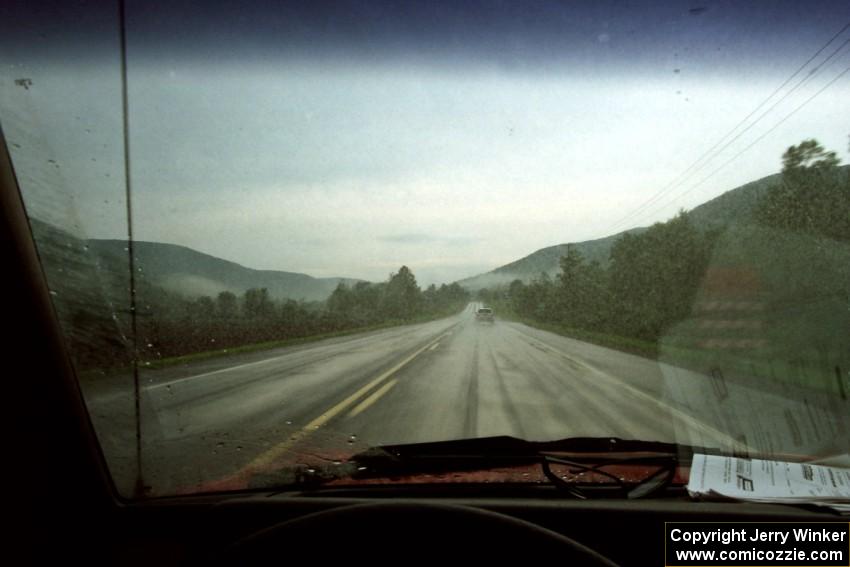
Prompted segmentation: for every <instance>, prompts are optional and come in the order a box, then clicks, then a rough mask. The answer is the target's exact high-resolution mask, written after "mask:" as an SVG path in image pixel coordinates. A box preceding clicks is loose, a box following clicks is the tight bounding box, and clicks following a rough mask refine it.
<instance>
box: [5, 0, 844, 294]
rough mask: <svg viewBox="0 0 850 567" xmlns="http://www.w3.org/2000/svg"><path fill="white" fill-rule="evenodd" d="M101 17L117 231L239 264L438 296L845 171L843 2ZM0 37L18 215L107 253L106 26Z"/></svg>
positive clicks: (16, 30)
mask: <svg viewBox="0 0 850 567" xmlns="http://www.w3.org/2000/svg"><path fill="white" fill-rule="evenodd" d="M126 16H127V19H126V22H127V23H126V33H127V72H128V105H129V114H128V124H129V140H130V156H131V165H130V172H131V177H130V180H131V187H132V191H131V202H132V211H133V218H132V221H133V232H134V236H135V238H137V239H139V240H151V241H159V242H169V243H175V244H181V245H185V246H189V247H191V248H194V249H196V250H199V251H201V252H205V253H208V254H212V255H215V256H218V257H221V258H225V259H227V260H231V261H235V262H238V263H240V264H242V265H245V266H248V267H251V268H258V269H276V270H286V271H294V272H303V273H307V274H310V275H313V276H345V277H356V278H362V279H367V280H372V281H380V280H384V279H386V277H387V276H388V275H389V274H390V273H391V272H395V271H397V270H398V268H399V267H400V266H402V265H407V266H409V267H410V268H411V269H412V270H413V272H414V274H416V276H417V278H418V281H419V283H420V284H423V285H428V284H430V283H437V284H440V283H444V282H451V281H454V280H457V279H460V278H464V277H468V276H472V275H475V274H478V273H482V272H485V271H488V270H491V269H493V268H496V267H498V266H500V265H503V264H505V263H508V262H511V261H513V260H516V259H518V258H520V257H523V256H525V255H527V254H530V253H532V252H534V251H535V250H537V249H539V248H542V247H545V246H551V245H554V244H560V243H564V242H578V241H583V240H588V239H593V238H601V237H604V236H608V235H610V234H613V233H615V232H618V231H620V230H623V229H626V228H631V227H633V226H645V225H648V224H651V223H652V222H657V221H663V220H665V219H667V218H669V217H670V216H672V215H673V214H675V213H676V212H677V211H678V210H679V209H682V208H684V209H689V208H693V207H694V206H697V205H699V204H700V203H702V202H705V201H707V200H709V199H711V198H713V197H716V196H718V195H720V194H722V193H723V192H725V191H728V190H730V189H733V188H735V187H737V186H740V185H742V184H744V183H746V182H749V181H752V180H755V179H758V178H760V177H763V176H765V175H769V174H771V173H775V172H777V171H778V170H779V169H780V167H781V155H782V152H783V151H784V150H785V149H786V148H787V147H788V146H790V145H792V144H796V143H799V142H800V141H802V140H803V139H807V138H816V139H818V140H819V141H820V142H821V143H822V144H823V145H824V146H826V147H827V148H828V149H831V150H835V151H837V152H838V154H839V157H841V158H842V161H843V162H844V163H848V162H849V161H850V155H849V154H848V135H850V113H848V103H847V101H848V100H850V72H848V73H846V74H844V75H843V76H839V75H840V73H841V72H842V71H844V70H845V69H847V68H848V66H850V44H848V43H845V42H846V41H850V29H843V27H844V26H845V24H847V23H850V5H848V4H847V3H846V2H844V1H836V2H818V1H813V2H805V3H802V2H752V3H750V2H737V1H730V2H723V1H708V0H706V1H704V2H650V3H641V2H553V1H552V2H546V1H541V2H530V3H526V2H522V3H512V2H483V1H482V2H478V1H474V2H464V3H457V2H442V1H428V2H424V1H423V2H404V3H391V2H383V1H372V2H337V3H327V4H326V3H323V2H285V3H276V2H268V3H261V2H250V3H249V2H230V3H225V2H195V3H191V2H179V1H170V2H161V3H149V2H146V3H145V5H144V6H142V4H141V3H139V2H134V1H128V2H127V10H126ZM842 30H843V31H842ZM839 32H841V33H839ZM836 34H839V35H838V37H836V38H835V39H834V40H833V42H832V43H831V44H829V45H828V46H827V47H826V48H825V49H824V50H823V51H822V52H821V53H820V54H819V55H818V56H817V57H816V58H815V59H814V60H813V61H812V62H811V63H809V64H808V65H807V66H806V67H804V68H803V69H802V71H801V72H800V73H799V74H798V75H796V76H795V77H794V78H793V79H792V80H791V81H789V82H788V83H787V84H786V85H785V87H784V88H783V89H781V90H779V91H778V92H777V88H778V87H780V85H782V84H783V82H785V81H786V80H787V79H789V77H791V76H792V74H793V73H794V72H795V71H797V70H798V69H799V68H800V67H801V66H802V65H803V64H804V63H805V62H806V61H807V60H808V59H809V58H810V57H811V56H812V55H813V54H815V53H816V52H817V51H818V50H819V49H821V48H822V47H823V46H824V45H825V44H826V43H827V41H829V40H830V38H833V36H835V35H836ZM0 36H2V37H0V124H2V127H3V131H4V134H5V135H6V137H7V140H8V141H9V143H10V145H11V151H12V157H13V160H14V161H15V164H16V168H17V170H18V176H19V182H20V184H21V186H22V191H23V193H24V198H25V201H26V203H27V207H28V208H29V210H30V212H31V214H33V215H34V216H40V217H43V218H45V220H49V221H52V222H56V223H57V224H62V225H64V226H68V227H70V228H72V229H73V230H74V231H75V232H77V233H78V234H80V235H82V236H86V237H89V238H125V237H126V235H127V215H126V201H125V177H124V162H123V142H122V120H123V115H122V104H121V80H120V79H121V76H120V58H119V55H120V51H119V27H118V17H117V9H116V8H115V7H114V6H109V5H107V4H106V3H104V2H80V3H75V4H71V3H67V2H41V1H36V2H20V3H6V4H4V5H3V7H2V8H0ZM830 55H831V57H830ZM831 81H834V82H831ZM821 89H823V90H821ZM773 93H775V94H774V95H773V96H772V97H771V98H769V99H768V97H769V96H770V95H771V94H773ZM818 93H819V94H818ZM815 95H816V96H815ZM813 96H815V98H812V97H813ZM765 99H768V100H767V102H766V103H765V104H764V105H763V106H761V107H760V108H759V105H760V103H763V102H764V101H765ZM757 108H759V109H758V110H757V112H756V113H755V114H753V115H752V116H751V117H750V118H749V119H748V121H746V122H744V126H743V127H742V128H739V129H738V130H733V128H734V127H735V126H737V125H738V124H739V123H740V122H741V120H742V119H744V118H745V117H747V116H748V115H749V114H750V113H751V112H752V111H753V110H754V109H757ZM786 117H787V118H786ZM756 119H759V120H758V121H757V122H755V120H756ZM753 122H755V123H754V124H753V125H752V126H750V124H751V123H753ZM748 126H749V127H748ZM745 127H748V128H747V129H746V130H744V128H745ZM741 131H743V133H741V134H740V136H738V137H737V138H736V134H737V133H738V132H741ZM730 133H731V135H727V134H730ZM724 136H726V138H724ZM724 139H725V140H726V141H731V143H730V144H728V147H726V148H725V149H724V150H723V151H722V152H713V153H710V154H709V156H710V157H711V158H712V159H711V160H710V161H707V162H698V161H697V160H698V159H699V158H700V157H701V156H702V155H703V154H704V153H705V152H706V151H707V150H710V149H711V148H712V147H713V146H715V144H716V143H717V142H718V141H719V140H720V141H723V140H724ZM723 146H724V144H721V145H720V146H719V147H720V148H723ZM739 154H740V155H739ZM736 156H737V157H736ZM694 164H695V167H691V166H694ZM689 167H690V169H689ZM683 173H684V174H685V175H684V176H683V175H682V174H683ZM663 189H666V191H665V192H664V193H662V194H661V198H660V199H658V200H657V201H651V199H652V198H653V197H654V196H656V195H657V194H658V193H659V191H661V190H663ZM648 202H649V203H648Z"/></svg>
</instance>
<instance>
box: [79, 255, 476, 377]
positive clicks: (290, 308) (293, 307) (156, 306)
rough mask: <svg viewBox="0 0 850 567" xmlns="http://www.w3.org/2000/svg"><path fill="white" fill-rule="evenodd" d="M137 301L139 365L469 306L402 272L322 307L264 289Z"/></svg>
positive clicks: (343, 291) (153, 293)
mask: <svg viewBox="0 0 850 567" xmlns="http://www.w3.org/2000/svg"><path fill="white" fill-rule="evenodd" d="M137 297H138V308H137V318H136V325H137V333H138V337H139V341H138V345H139V348H140V353H139V354H140V358H142V359H144V360H156V359H158V358H167V357H174V356H180V355H186V354H191V353H196V352H203V351H210V350H221V349H231V348H238V347H241V346H244V345H253V344H257V343H264V342H274V341H283V340H287V339H294V338H303V337H311V336H316V335H324V334H330V333H336V332H340V331H347V330H354V329H360V328H366V327H371V326H379V325H387V324H396V323H398V324H402V323H409V322H415V321H418V320H425V319H428V318H434V317H439V316H443V315H450V314H452V313H454V312H457V311H459V310H461V309H462V308H463V307H464V306H465V305H466V304H467V303H468V301H469V299H470V295H469V293H468V292H467V291H466V290H465V289H464V288H462V287H461V286H459V285H458V284H451V285H445V284H443V285H442V286H440V287H437V286H435V285H433V284H432V285H431V286H429V287H428V288H426V289H425V290H422V289H421V288H420V287H419V285H418V284H417V282H416V277H415V276H414V274H413V272H412V271H411V270H410V269H409V268H408V267H406V266H402V267H401V268H400V269H399V271H398V272H397V273H393V274H391V275H390V277H389V278H388V280H387V281H385V282H380V283H370V282H365V281H364V282H357V283H355V284H354V285H347V284H345V283H340V284H339V285H338V286H337V288H336V289H335V290H334V292H333V293H332V294H331V296H330V297H329V298H328V299H327V300H326V301H324V302H317V301H314V302H303V301H301V302H299V301H295V300H292V299H286V300H278V299H275V298H273V297H271V296H270V294H269V292H268V290H267V289H265V288H252V289H248V290H246V291H245V292H244V293H242V294H241V295H237V294H235V293H233V292H230V291H222V292H221V293H219V294H218V295H217V296H215V297H210V296H201V297H195V298H190V297H185V296H182V295H178V294H173V293H169V292H167V291H165V290H163V289H161V288H158V287H154V286H147V287H143V288H140V289H139V290H138V292H137ZM93 362H97V363H104V362H105V361H103V360H96V361H93Z"/></svg>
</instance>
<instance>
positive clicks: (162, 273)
mask: <svg viewBox="0 0 850 567" xmlns="http://www.w3.org/2000/svg"><path fill="white" fill-rule="evenodd" d="M126 245H127V243H126V242H125V241H122V240H89V241H88V246H89V249H90V250H91V251H92V252H94V253H95V254H96V255H97V256H98V257H99V258H101V259H102V261H104V262H105V263H107V264H108V265H115V266H126V263H127V252H126V250H125V247H126ZM133 251H134V254H135V255H136V265H137V267H138V268H139V269H140V271H141V273H142V274H143V277H144V279H145V280H146V281H147V282H148V283H150V284H153V285H156V286H159V287H162V288H164V289H166V290H169V291H173V292H177V293H180V294H182V295H186V296H199V295H209V296H215V295H217V294H218V293H220V292H222V291H231V292H233V293H235V294H237V295H240V294H242V293H244V292H245V291H246V290H248V289H250V288H263V287H264V288H266V289H268V290H269V295H270V296H271V297H272V298H274V299H296V300H302V299H303V300H306V301H323V300H325V299H327V298H328V297H329V296H330V294H331V293H333V290H334V289H336V286H337V284H339V283H340V282H346V283H349V284H350V283H352V282H356V281H357V280H352V279H345V278H314V277H312V276H308V275H307V274H301V273H296V272H283V271H276V270H254V269H251V268H246V267H245V266H242V265H240V264H237V263H235V262H230V261H227V260H222V259H221V258H217V257H215V256H211V255H209V254H204V253H202V252H198V251H197V250H193V249H191V248H187V247H185V246H178V245H176V244H165V243H161V242H143V241H136V242H135V243H134V244H133ZM125 269H126V268H125Z"/></svg>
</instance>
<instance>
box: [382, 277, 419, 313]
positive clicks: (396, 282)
mask: <svg viewBox="0 0 850 567" xmlns="http://www.w3.org/2000/svg"><path fill="white" fill-rule="evenodd" d="M421 300H422V297H421V291H420V290H419V286H418V285H417V284H416V277H415V276H414V275H413V272H411V271H410V268H408V267H407V266H402V267H401V268H400V269H399V271H398V273H396V274H390V279H389V281H388V282H387V287H386V290H385V291H384V298H383V302H382V303H383V312H384V314H385V315H386V316H387V317H389V318H391V319H410V318H411V317H413V316H414V315H416V314H417V313H418V312H419V309H420V306H421Z"/></svg>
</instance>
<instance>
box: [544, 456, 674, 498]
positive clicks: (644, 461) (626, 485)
mask: <svg viewBox="0 0 850 567" xmlns="http://www.w3.org/2000/svg"><path fill="white" fill-rule="evenodd" d="M552 464H561V465H568V466H569V467H570V470H568V471H567V472H569V474H571V475H575V474H584V473H592V474H597V475H600V476H603V477H606V478H608V479H610V480H611V481H612V482H611V483H610V484H612V485H614V486H615V487H616V488H617V491H616V493H614V494H611V495H612V496H621V497H625V498H628V499H630V500H631V499H636V498H644V497H647V496H650V495H652V494H656V493H658V492H661V491H663V490H665V489H666V488H668V487H669V486H670V484H671V483H672V482H673V479H674V478H675V476H676V468H677V466H678V458H677V456H676V454H675V453H671V454H669V455H659V456H641V457H622V458H613V459H605V460H603V461H601V462H599V460H598V459H597V462H596V463H595V464H585V463H581V462H577V461H574V460H569V459H563V458H559V457H555V456H552V455H543V460H542V466H543V474H545V475H546V478H548V479H549V480H550V481H551V482H552V484H553V485H554V486H555V487H556V488H558V489H559V490H562V491H565V492H566V493H567V494H569V495H571V496H573V497H575V498H579V499H581V500H586V499H588V498H589V495H588V493H587V492H586V491H585V490H582V488H581V486H580V484H579V483H576V482H568V481H567V480H566V479H565V478H563V477H562V476H559V475H558V474H556V473H555V472H554V471H553V470H552V467H551V465H552ZM613 465H648V466H656V467H658V468H656V469H655V470H654V471H652V472H651V473H650V474H648V475H647V476H645V477H644V478H642V479H640V480H638V481H636V482H634V481H633V482H627V481H625V480H624V479H623V478H622V477H619V476H617V475H615V474H613V473H610V472H608V471H606V470H604V468H605V467H608V466H613ZM593 486H594V488H597V489H598V488H600V485H599V483H594V484H593ZM602 486H605V485H604V484H603V485H602Z"/></svg>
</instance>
